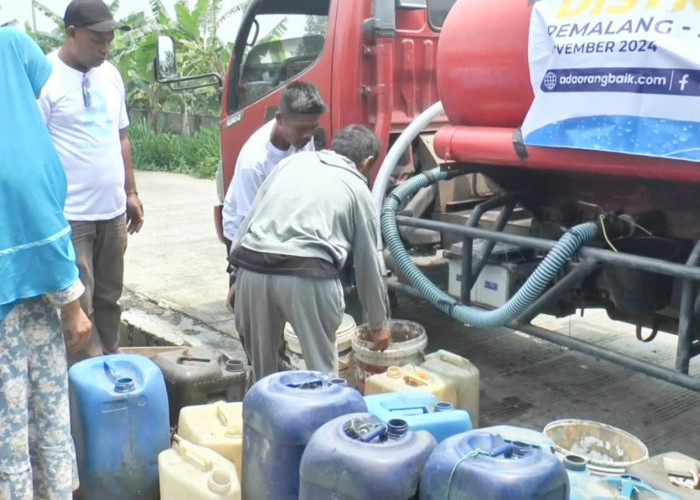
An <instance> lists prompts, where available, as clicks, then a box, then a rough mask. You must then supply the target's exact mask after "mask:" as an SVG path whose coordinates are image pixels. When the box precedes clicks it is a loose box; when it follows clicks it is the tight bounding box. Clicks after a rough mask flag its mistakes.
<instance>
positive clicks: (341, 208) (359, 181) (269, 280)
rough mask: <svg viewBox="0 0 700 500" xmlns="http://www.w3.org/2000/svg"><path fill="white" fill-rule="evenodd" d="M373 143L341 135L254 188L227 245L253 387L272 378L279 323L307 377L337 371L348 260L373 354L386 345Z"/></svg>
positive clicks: (356, 132)
mask: <svg viewBox="0 0 700 500" xmlns="http://www.w3.org/2000/svg"><path fill="white" fill-rule="evenodd" d="M378 155H379V141H378V139H377V137H376V136H375V135H374V133H372V131H371V130H369V129H368V128H366V127H363V126H360V125H351V126H349V127H346V128H344V129H343V130H341V131H340V132H339V133H338V135H337V136H336V138H335V139H334V141H333V144H332V146H331V150H325V151H319V152H301V153H297V154H296V155H294V156H291V157H289V158H287V159H285V160H283V161H282V162H280V163H279V164H278V165H277V167H276V168H275V170H274V171H273V173H272V174H271V175H270V176H269V177H268V178H267V180H266V181H265V182H264V184H263V185H262V186H261V188H260V191H259V192H258V195H257V196H256V198H255V201H254V203H253V206H252V207H251V210H250V212H249V214H248V216H247V217H246V219H245V221H244V222H243V225H242V226H241V228H240V230H239V232H238V234H237V237H236V241H234V242H233V245H232V248H233V250H232V254H231V261H232V262H233V263H234V265H236V266H237V267H239V271H238V275H237V284H236V301H235V309H234V314H235V318H236V329H237V330H238V332H239V334H240V335H241V336H242V337H243V338H244V341H245V346H246V350H247V351H248V355H249V357H250V360H251V364H252V365H253V374H254V376H255V379H256V380H260V379H261V378H262V377H265V376H266V375H269V374H271V373H275V372H276V371H277V360H278V352H279V347H280V343H281V341H282V337H283V330H284V324H285V322H286V321H288V322H289V323H290V324H291V325H292V327H293V328H294V332H295V333H296V335H297V336H298V337H299V342H300V343H301V349H302V352H303V355H304V360H305V362H306V366H307V368H308V369H310V370H319V371H322V372H337V360H336V353H335V331H336V329H337V328H338V326H339V325H340V322H341V320H342V317H343V311H344V309H345V304H344V299H343V287H342V285H341V283H340V279H339V272H340V269H341V268H342V267H343V265H344V264H345V261H346V259H347V258H348V255H349V254H352V256H353V259H354V264H355V269H356V281H357V287H358V293H359V296H360V301H361V302H362V305H363V307H364V309H365V311H366V312H367V317H368V321H369V327H370V329H371V330H372V334H373V340H374V341H375V345H374V347H375V349H385V348H386V347H387V346H388V344H389V341H390V337H389V332H388V331H387V329H386V328H385V326H384V323H385V320H386V318H387V311H388V308H387V294H386V288H385V285H384V282H383V278H382V275H381V267H380V263H379V260H378V259H379V258H378V255H377V239H376V235H377V230H376V225H377V219H378V217H377V212H376V209H375V208H374V204H373V201H372V196H371V194H370V190H369V187H368V185H367V179H366V177H367V176H368V174H369V172H370V170H371V168H372V165H373V164H374V162H375V160H376V158H377V157H378Z"/></svg>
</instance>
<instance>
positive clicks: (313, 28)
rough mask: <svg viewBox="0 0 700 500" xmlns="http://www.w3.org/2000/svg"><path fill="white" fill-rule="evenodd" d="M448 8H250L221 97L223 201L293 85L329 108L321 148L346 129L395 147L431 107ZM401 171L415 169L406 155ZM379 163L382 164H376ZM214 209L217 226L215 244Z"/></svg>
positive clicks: (378, 3)
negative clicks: (360, 128) (250, 145)
mask: <svg viewBox="0 0 700 500" xmlns="http://www.w3.org/2000/svg"><path fill="white" fill-rule="evenodd" d="M453 3H454V0H307V1H304V2H289V1H288V0H253V1H252V2H251V3H250V5H249V6H248V8H247V10H246V12H245V14H244V16H243V19H242V21H241V25H240V28H239V31H238V34H237V36H236V39H235V48H234V51H233V53H232V55H231V60H230V64H229V68H228V73H227V75H226V77H225V80H224V87H223V89H222V105H221V122H220V127H221V167H220V169H219V172H218V174H217V177H218V179H217V181H218V186H219V199H220V201H221V202H223V197H224V195H225V192H226V189H227V188H228V186H229V184H230V182H231V179H232V177H233V175H234V170H235V164H236V160H237V158H238V153H239V151H240V150H241V147H242V146H243V144H244V143H245V142H246V141H247V140H248V138H249V137H250V135H251V134H252V133H253V132H255V131H256V130H257V129H258V128H259V127H261V126H262V125H263V124H264V123H266V122H267V121H269V120H271V119H273V118H274V116H275V112H276V111H277V107H278V104H279V100H280V96H281V93H282V92H283V91H284V88H285V86H286V85H287V84H289V83H291V82H293V81H295V80H303V81H308V82H311V83H314V84H315V85H316V86H318V88H319V89H320V91H321V95H322V96H323V98H324V100H325V101H326V103H327V104H328V107H329V112H328V113H326V114H325V115H324V116H323V117H322V119H321V126H320V129H319V130H318V132H317V134H316V136H315V142H316V147H317V148H323V147H325V145H326V144H327V143H330V140H331V138H332V137H333V136H334V135H335V133H337V131H339V130H340V129H341V128H343V127H345V126H346V125H349V124H352V123H359V124H363V125H367V126H369V127H371V128H373V129H374V130H375V132H376V133H377V135H378V136H379V138H380V140H381V143H382V145H383V148H384V149H383V154H384V153H385V152H386V150H387V147H388V145H389V144H390V143H391V141H392V138H393V137H395V136H396V135H397V134H398V133H400V132H401V130H403V128H405V127H406V126H407V125H408V124H409V123H410V122H411V121H412V120H413V119H414V118H415V117H416V116H417V115H418V114H420V113H421V112H422V111H423V110H424V109H426V108H427V107H428V106H430V105H431V104H432V103H433V102H435V101H436V100H437V87H436V79H435V75H436V66H435V61H436V54H437V44H438V37H439V34H440V28H441V26H442V23H443V21H444V19H445V17H446V15H447V12H448V11H449V9H450V7H451V6H452V4H453ZM408 153H409V154H408V155H407V156H406V162H405V163H406V164H407V165H409V166H410V165H411V164H412V152H411V151H409V152H408ZM378 163H379V162H378ZM220 217H221V215H220V207H218V209H217V210H216V214H215V222H216V227H217V232H218V234H219V238H220V239H221V240H222V241H225V240H224V237H223V234H222V230H221V220H220Z"/></svg>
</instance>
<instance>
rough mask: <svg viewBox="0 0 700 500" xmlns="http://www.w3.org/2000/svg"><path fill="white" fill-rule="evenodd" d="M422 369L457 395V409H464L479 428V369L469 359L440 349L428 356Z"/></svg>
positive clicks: (473, 423)
mask: <svg viewBox="0 0 700 500" xmlns="http://www.w3.org/2000/svg"><path fill="white" fill-rule="evenodd" d="M420 367H421V368H423V369H425V370H428V371H429V372H432V373H435V374H437V375H439V376H440V378H442V380H443V381H444V382H445V383H446V384H447V385H449V386H452V387H454V389H455V391H456V393H457V402H456V403H455V405H454V406H455V408H463V409H465V410H467V411H468V412H469V415H470V416H471V417H472V425H473V426H474V428H477V427H478V426H479V369H478V368H477V367H476V366H474V365H473V364H471V362H470V361H469V360H468V359H467V358H463V357H462V356H458V355H457V354H454V353H452V352H449V351H444V350H442V349H440V350H439V351H437V352H434V353H432V354H428V355H427V356H426V357H425V361H424V362H423V363H421V365H420Z"/></svg>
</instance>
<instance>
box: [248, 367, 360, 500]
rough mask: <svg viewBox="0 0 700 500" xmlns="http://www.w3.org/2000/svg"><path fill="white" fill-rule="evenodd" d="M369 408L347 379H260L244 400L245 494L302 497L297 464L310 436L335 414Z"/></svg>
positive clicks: (311, 374) (315, 375) (287, 375)
mask: <svg viewBox="0 0 700 500" xmlns="http://www.w3.org/2000/svg"><path fill="white" fill-rule="evenodd" d="M366 409H367V408H366V406H365V401H364V399H362V395H361V394H360V393H359V392H358V391H357V390H356V389H352V388H350V387H347V382H346V381H345V380H344V379H329V378H327V377H326V376H325V375H323V374H322V373H320V372H315V371H289V372H282V373H275V374H273V375H269V376H267V377H265V378H263V379H261V380H260V381H258V382H257V383H256V384H255V385H253V387H251V388H250V390H249V391H248V394H246V396H245V398H244V399H243V474H242V476H243V477H242V485H241V486H242V493H243V498H249V499H256V500H257V499H270V500H286V499H296V498H298V496H299V463H300V462H301V455H302V453H303V452H304V448H305V447H306V443H307V442H308V441H309V439H311V435H312V434H313V433H314V432H315V431H316V430H317V429H318V428H319V427H321V426H322V425H323V424H325V423H326V422H328V421H329V420H332V419H334V418H335V417H338V416H340V415H345V414H347V413H355V412H361V411H366Z"/></svg>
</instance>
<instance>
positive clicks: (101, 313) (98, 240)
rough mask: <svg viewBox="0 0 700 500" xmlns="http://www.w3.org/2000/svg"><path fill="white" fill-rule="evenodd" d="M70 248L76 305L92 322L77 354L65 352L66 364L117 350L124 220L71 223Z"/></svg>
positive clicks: (121, 218)
mask: <svg viewBox="0 0 700 500" xmlns="http://www.w3.org/2000/svg"><path fill="white" fill-rule="evenodd" d="M70 225H71V228H72V229H73V235H72V239H73V245H74V246H75V252H76V254H77V256H78V259H77V263H78V267H79V268H80V281H82V283H83V285H84V286H85V293H84V294H83V296H82V297H81V298H80V305H81V306H82V308H83V310H84V311H85V313H86V314H87V315H88V316H90V319H91V320H92V333H91V334H90V339H89V340H88V343H87V346H86V347H85V348H84V349H83V350H82V351H80V352H69V353H68V362H69V364H73V363H75V362H77V361H80V360H82V359H85V358H88V357H92V356H101V355H102V354H104V353H113V352H116V350H117V349H118V348H119V328H120V325H121V314H122V311H121V307H120V306H119V302H118V301H119V298H120V297H121V295H122V287H123V284H124V252H126V243H127V233H126V217H125V216H124V215H120V216H119V217H117V218H115V219H112V220H105V221H71V222H70Z"/></svg>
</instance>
